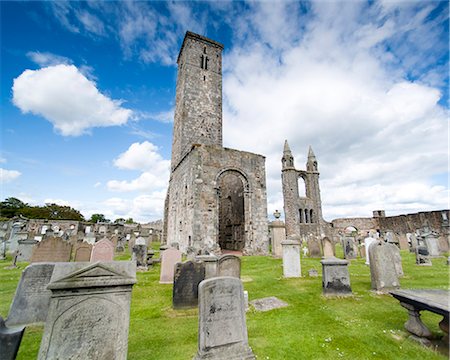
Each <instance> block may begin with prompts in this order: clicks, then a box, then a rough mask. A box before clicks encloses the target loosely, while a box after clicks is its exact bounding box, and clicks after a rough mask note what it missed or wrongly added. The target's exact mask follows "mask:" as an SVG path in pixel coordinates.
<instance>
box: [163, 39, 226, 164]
mask: <svg viewBox="0 0 450 360" xmlns="http://www.w3.org/2000/svg"><path fill="white" fill-rule="evenodd" d="M222 50H223V45H222V44H219V43H218V42H215V41H213V40H210V39H208V38H206V37H204V36H201V35H197V34H194V33H192V32H189V31H188V32H187V33H186V36H185V38H184V41H183V44H182V45H181V50H180V54H179V56H178V60H177V63H178V78H177V89H176V101H175V104H176V105H175V119H174V128H173V140H172V170H173V169H174V168H175V167H176V166H177V165H178V164H179V162H180V161H181V159H182V158H183V157H184V156H185V155H186V154H187V153H188V152H189V151H190V150H191V147H192V146H193V145H194V144H203V145H217V146H222Z"/></svg>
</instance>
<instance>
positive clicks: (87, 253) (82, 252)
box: [74, 242, 92, 261]
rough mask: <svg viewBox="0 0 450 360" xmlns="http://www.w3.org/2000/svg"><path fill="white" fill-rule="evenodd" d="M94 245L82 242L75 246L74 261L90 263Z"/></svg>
mask: <svg viewBox="0 0 450 360" xmlns="http://www.w3.org/2000/svg"><path fill="white" fill-rule="evenodd" d="M91 253H92V245H90V244H88V243H85V242H81V243H78V244H76V245H75V254H74V261H90V260H91Z"/></svg>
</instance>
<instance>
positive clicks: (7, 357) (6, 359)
mask: <svg viewBox="0 0 450 360" xmlns="http://www.w3.org/2000/svg"><path fill="white" fill-rule="evenodd" d="M24 331H25V327H17V328H7V327H6V326H5V322H4V321H3V318H2V317H1V316H0V358H1V359H2V360H15V358H16V356H17V352H18V351H19V347H20V342H21V341H22V336H23V333H24Z"/></svg>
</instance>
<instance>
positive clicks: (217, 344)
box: [195, 277, 255, 360]
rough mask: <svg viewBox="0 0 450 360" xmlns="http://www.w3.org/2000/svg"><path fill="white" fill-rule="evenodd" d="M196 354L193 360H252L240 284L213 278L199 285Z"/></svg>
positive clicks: (233, 279)
mask: <svg viewBox="0 0 450 360" xmlns="http://www.w3.org/2000/svg"><path fill="white" fill-rule="evenodd" d="M198 291H199V306H198V310H199V317H198V318H199V327H198V352H197V356H196V357H195V359H197V360H198V359H255V356H254V355H253V352H252V349H251V348H250V346H249V345H248V334H247V325H246V323H245V299H244V291H243V287H242V282H241V280H240V279H237V278H234V277H216V278H211V279H207V280H204V281H202V282H201V283H200V285H199V290H198Z"/></svg>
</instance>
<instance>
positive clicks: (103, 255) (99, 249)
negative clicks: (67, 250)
mask: <svg viewBox="0 0 450 360" xmlns="http://www.w3.org/2000/svg"><path fill="white" fill-rule="evenodd" d="M113 259H114V244H113V243H112V242H111V241H109V240H108V239H106V238H103V239H102V240H100V241H98V242H96V243H95V244H94V247H93V248H92V253H91V262H95V261H113Z"/></svg>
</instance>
